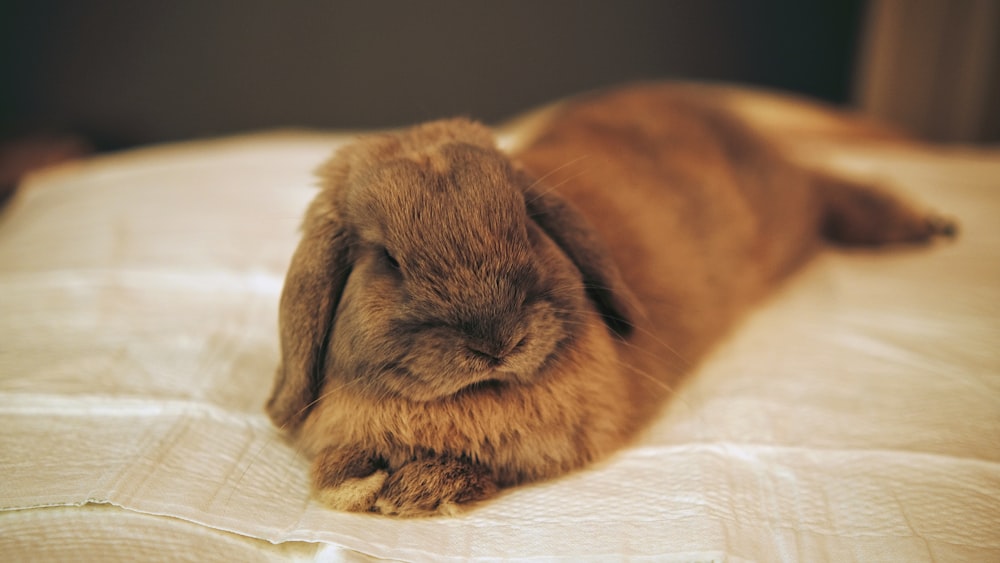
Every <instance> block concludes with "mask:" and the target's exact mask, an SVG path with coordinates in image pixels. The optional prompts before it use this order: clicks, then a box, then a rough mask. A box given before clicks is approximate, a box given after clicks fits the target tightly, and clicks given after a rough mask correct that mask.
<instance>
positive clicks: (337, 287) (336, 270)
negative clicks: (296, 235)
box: [267, 202, 351, 431]
mask: <svg viewBox="0 0 1000 563" xmlns="http://www.w3.org/2000/svg"><path fill="white" fill-rule="evenodd" d="M317 203H318V202H317ZM318 207H320V206H319V205H317V204H314V205H313V207H312V208H311V209H310V212H309V214H307V217H308V219H307V220H306V225H305V228H304V234H303V236H302V240H301V241H300V242H299V246H298V248H297V249H296V250H295V254H294V255H293V256H292V263H291V266H290V267H289V270H288V275H287V276H286V277H285V286H284V289H283V290H282V292H281V303H280V307H279V316H278V326H279V333H280V338H281V364H280V365H279V366H278V371H277V373H276V374H275V380H274V389H273V390H272V391H271V398H270V399H268V402H267V414H268V415H269V416H270V417H271V420H272V421H273V422H274V424H275V425H276V426H278V427H279V428H281V429H283V430H288V431H292V430H294V429H295V428H297V427H298V426H299V424H301V423H302V421H303V420H304V419H305V417H306V415H307V414H309V410H310V409H311V407H312V406H313V402H314V401H315V400H316V398H317V397H318V396H319V390H320V385H321V384H322V382H323V374H324V361H325V358H326V347H327V343H328V342H329V339H330V331H331V330H332V329H333V315H334V313H335V312H336V310H337V304H338V303H339V301H340V295H341V292H342V291H343V289H344V284H345V283H346V282H347V276H348V274H349V273H350V269H351V263H350V261H349V258H348V250H349V248H350V245H349V244H348V237H347V235H346V233H345V230H344V228H343V225H342V224H341V221H340V220H339V219H338V218H336V217H335V214H333V213H331V211H332V210H329V209H327V210H325V211H326V213H324V214H323V215H324V216H323V217H322V219H320V218H318V217H317V215H319V213H318V211H319V209H318ZM316 223H319V224H318V225H317V224H316Z"/></svg>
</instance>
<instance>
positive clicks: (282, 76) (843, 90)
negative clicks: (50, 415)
mask: <svg viewBox="0 0 1000 563" xmlns="http://www.w3.org/2000/svg"><path fill="white" fill-rule="evenodd" d="M998 27H1000V2H997V1H995V0H753V1H747V0H663V1H656V0H648V1H640V0H615V1H609V0H533V1H528V0H504V1H493V2H487V1H473V0H462V1H459V0H427V1H406V0H365V1H362V0H354V1H336V0H331V1H305V0H303V1H286V2H280V1H274V0H170V1H162V2H159V1H141V0H87V1H76V0H0V72H2V75H0V76H2V91H0V141H2V143H3V145H2V153H0V161H2V163H0V169H6V168H10V167H11V165H10V162H11V161H19V162H21V163H22V164H21V165H18V166H20V167H22V168H23V163H25V162H32V161H39V162H48V161H49V160H59V159H62V158H65V157H67V156H72V155H76V154H80V153H86V152H88V151H94V150H96V151H106V150H116V149H122V148H128V147H133V146H137V145H145V144H150V143H160V142H165V141H177V140H185V139H192V138H202V137H210V136H219V135H229V134H235V133H240V132H246V131H256V130H261V129H269V128H277V127H308V128H321V129H361V128H376V127H392V126H401V125H406V124H410V123H413V122H417V121H422V120H427V119H432V118H437V117H443V116H451V115H468V116H471V117H475V118H478V119H482V120H485V121H487V122H497V121H499V120H502V119H503V118H505V117H509V116H512V115H514V114H516V113H517V112H520V111H523V110H526V109H528V108H530V107H532V106H534V105H537V104H541V103H544V102H547V101H550V100H553V99H556V98H559V97H562V96H566V95H569V94H573V93H577V92H580V91H584V90H587V89H591V88H595V87H599V86H604V85H609V84H614V83H619V82H623V81H629V80H636V79H649V78H679V79H697V80H712V81H726V82H741V83H749V84H755V85H760V86H766V87H772V88H780V89H783V90H790V91H794V92H799V93H802V94H805V95H809V96H813V97H816V98H820V99H823V100H826V101H829V102H832V103H836V104H842V105H851V106H854V107H857V108H859V109H861V110H863V111H866V112H868V113H871V114H874V115H877V116H880V117H882V118H884V119H888V120H890V121H894V122H896V123H898V124H902V125H904V126H905V127H907V128H909V129H910V130H911V131H914V132H915V133H917V134H919V135H922V136H924V137H926V138H929V139H934V140H941V141H951V142H971V143H985V142H995V141H997V140H998V139H1000V111H998V109H1000V108H998V106H1000V104H998V103H997V100H1000V80H998V78H1000V56H998V50H1000V43H998V41H997V32H998ZM18 166H14V168H15V169H16V168H18ZM0 172H2V170H0ZM2 174H6V175H7V176H10V174H11V173H10V172H2Z"/></svg>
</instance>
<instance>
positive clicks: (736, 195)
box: [266, 83, 955, 517]
mask: <svg viewBox="0 0 1000 563" xmlns="http://www.w3.org/2000/svg"><path fill="white" fill-rule="evenodd" d="M734 96H736V97H734ZM734 99H740V98H739V97H738V96H737V95H736V94H734V93H733V91H732V90H731V89H726V88H722V87H708V86H704V87H692V86H684V85H674V84H669V83H667V84H664V83H652V84H638V85H630V86H625V87H622V88H619V89H613V90H609V91H604V92H599V93H596V94H590V95H583V96H581V97H578V98H573V99H570V100H569V101H566V102H562V103H560V104H558V105H557V106H556V107H555V108H554V109H552V110H551V111H547V112H546V114H545V117H544V119H543V121H542V122H541V123H539V124H536V125H535V126H533V127H532V133H531V135H530V136H529V137H530V138H528V139H526V140H524V142H522V144H521V146H519V147H516V148H514V149H512V150H509V151H507V152H504V151H501V150H500V149H499V148H498V145H497V142H496V139H495V134H494V132H493V130H491V129H490V128H488V127H487V126H485V125H483V124H480V123H478V122H475V121H472V120H469V119H465V118H455V119H447V120H441V121H435V122H430V123H426V124H422V125H417V126H414V127H411V128H409V129H405V130H401V131H395V132H389V133H382V134H372V135H369V136H365V137H362V138H360V139H358V140H357V141H356V142H353V143H351V144H349V145H347V146H344V147H343V148H341V149H340V150H338V151H337V152H336V153H335V154H334V155H333V156H332V158H331V159H330V160H329V161H328V162H326V163H325V164H323V165H322V166H321V168H320V169H319V171H318V176H319V178H320V180H321V189H320V191H319V193H318V194H317V195H316V197H315V199H314V200H313V201H312V202H311V204H310V205H309V207H308V210H307V212H306V214H305V220H304V223H303V226H302V238H301V241H300V242H299V245H298V247H297V249H296V250H295V252H294V255H293V256H292V259H291V265H290V267H289V270H288V273H287V278H286V281H285V285H284V288H283V291H282V295H281V300H280V310H279V333H280V343H281V363H280V366H279V367H278V369H277V373H276V376H275V383H274V388H273V391H272V394H271V396H270V399H269V400H268V403H267V405H266V410H267V413H268V415H269V416H270V418H271V420H272V421H273V422H274V424H275V425H276V426H278V427H279V428H280V429H281V430H283V431H284V432H286V433H288V434H289V435H290V436H291V437H292V438H293V439H294V440H295V441H296V442H297V443H298V444H299V445H300V447H301V448H302V450H303V451H304V452H305V453H306V455H308V456H309V457H310V458H311V459H312V479H313V484H314V490H315V496H316V498H317V499H318V500H319V501H321V502H322V503H324V504H325V505H327V506H329V507H331V508H334V509H338V510H345V511H361V512H378V513H382V514H386V515H395V516H401V517H412V516H426V515H433V514H446V515H448V514H458V513H460V512H462V511H463V510H465V509H466V508H467V507H470V506H474V505H476V504H477V502H478V501H482V500H485V499H488V498H490V497H493V496H495V495H497V494H498V492H499V491H501V490H503V489H504V488H507V487H511V486H514V485H518V484H522V483H527V482H531V481H537V480H542V479H550V478H553V477H556V476H559V475H562V474H565V473H567V472H570V471H573V470H576V469H579V468H581V467H584V466H586V465H588V464H591V463H593V462H596V461H598V460H601V459H604V458H606V457H607V456H609V454H611V453H612V452H615V451H616V450H619V449H621V448H622V447H624V446H625V445H627V444H628V443H629V442H630V440H632V439H633V438H634V437H635V436H636V435H637V433H639V432H640V431H641V430H642V428H644V426H646V425H647V424H648V423H649V422H650V420H651V419H652V418H653V417H654V416H655V415H656V413H657V412H658V410H659V408H660V407H661V406H662V405H663V403H664V402H665V401H666V400H667V398H668V397H669V395H670V392H671V391H670V390H671V389H672V385H673V383H674V382H675V381H676V380H677V379H678V378H679V377H681V376H682V375H684V374H685V373H688V372H690V371H691V370H692V369H693V367H694V366H695V365H696V363H697V361H698V360H699V358H701V357H703V356H704V354H705V353H706V352H707V351H708V350H709V349H710V348H711V346H712V345H713V344H714V343H716V342H718V341H719V340H720V339H721V338H722V337H723V336H724V335H725V334H726V332H727V331H728V330H729V329H730V328H731V327H732V326H734V324H735V323H736V321H737V320H738V318H739V317H740V315H741V314H743V313H744V312H745V311H746V310H747V309H748V308H749V307H750V306H751V305H752V304H753V303H754V302H756V301H759V300H760V299H761V298H763V297H764V296H765V295H767V294H768V293H769V292H770V291H772V290H773V289H774V288H775V287H776V286H777V285H778V284H780V283H781V282H782V281H783V280H784V279H786V278H788V276H789V275H790V274H791V273H792V272H794V271H795V270H797V269H798V268H800V267H801V266H802V265H803V264H804V263H806V262H807V261H808V259H809V258H810V257H811V256H813V255H814V254H815V253H816V252H817V251H818V250H819V249H820V248H822V247H823V246H824V244H827V243H833V244H840V245H849V246H882V245H889V244H897V243H925V242H927V241H930V240H932V239H934V238H936V237H939V236H948V235H952V234H954V231H955V226H954V223H952V222H950V221H948V220H945V219H941V218H939V217H938V216H936V215H933V214H930V213H927V212H924V211H922V210H920V209H918V208H917V207H915V206H913V205H911V204H909V203H906V202H904V201H903V200H901V199H899V198H897V197H896V196H894V195H891V194H890V193H889V192H887V191H884V190H883V189H882V188H880V187H879V186H877V185H873V184H870V183H866V182H861V181H856V180H848V179H843V178H838V177H835V176H833V175H830V174H828V173H825V172H822V171H820V170H814V169H810V168H809V167H807V166H804V165H802V164H799V163H796V162H795V161H794V159H791V158H789V157H788V155H786V154H785V151H783V150H780V149H779V145H778V143H777V142H773V140H769V139H771V138H769V137H768V135H767V134H765V133H764V132H763V131H762V130H761V128H760V127H759V126H757V125H753V124H752V123H751V120H749V119H747V118H746V116H745V115H743V116H741V111H740V110H739V108H738V107H737V106H738V104H736V103H734V102H733V100H734ZM775 103H779V105H780V100H779V101H778V102H775ZM812 111H814V113H816V114H817V115H819V114H822V115H824V116H827V117H829V116H833V117H830V119H831V120H832V122H833V123H848V121H847V120H848V118H846V117H843V118H841V117H839V115H838V114H836V113H833V110H826V109H824V108H820V107H818V106H817V108H816V109H814V110H812ZM743 113H744V114H745V113H746V112H743ZM843 128H845V130H850V127H849V126H847V125H845V126H844V127H843ZM857 130H858V131H859V132H860V133H859V134H862V135H869V134H871V135H874V136H878V135H880V134H882V133H881V132H879V131H878V130H877V128H871V129H865V128H864V127H862V126H858V127H857Z"/></svg>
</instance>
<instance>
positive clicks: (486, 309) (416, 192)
mask: <svg viewBox="0 0 1000 563" xmlns="http://www.w3.org/2000/svg"><path fill="white" fill-rule="evenodd" d="M319 175H320V177H321V179H322V189H321V191H320V193H319V194H318V195H317V197H316V198H315V200H314V201H313V202H312V204H311V205H310V207H309V209H308V211H307V214H306V218H305V222H304V225H303V235H302V239H301V241H300V244H299V246H298V248H297V250H296V251H295V254H294V256H293V258H292V262H291V266H290V268H289V271H288V275H287V278H286V281H285V287H284V290H283V292H282V296H281V302H280V314H279V321H280V327H279V331H280V337H281V355H282V358H281V365H280V366H279V368H278V371H277V375H276V381H275V386H274V390H273V392H272V396H271V398H270V400H269V402H268V405H267V409H268V413H269V415H270V416H271V418H272V420H273V421H274V422H275V423H276V424H278V425H279V426H282V427H284V428H286V429H295V428H296V427H297V426H298V425H299V424H300V423H301V422H302V420H303V419H304V418H305V417H306V416H307V414H308V412H309V410H310V407H311V405H312V404H313V403H314V402H315V401H316V400H317V397H318V395H319V393H320V390H321V386H322V385H323V384H324V382H329V383H327V384H336V385H353V386H357V387H358V388H359V389H363V390H365V391H366V392H370V393H372V394H374V395H376V396H377V395H379V394H393V395H397V396H401V397H405V398H407V399H410V400H414V401H433V400H436V399H439V398H442V397H447V396H450V395H453V394H455V393H461V392H475V390H476V389H477V388H480V387H483V386H494V385H501V386H502V385H524V384H530V383H531V382H532V381H534V380H535V379H536V378H539V377H544V374H545V369H546V366H547V365H548V364H549V363H550V362H552V361H553V359H554V358H557V357H558V355H559V354H560V352H561V351H562V350H564V349H565V348H566V347H567V346H573V345H574V342H575V341H576V339H577V337H578V335H579V334H580V333H581V331H582V324H583V323H585V322H586V320H585V318H586V316H587V315H585V313H586V312H587V311H588V310H589V308H594V309H596V310H597V311H598V312H599V313H600V314H601V315H602V317H603V318H604V320H605V322H606V324H607V327H608V330H609V337H613V336H617V337H622V338H624V337H627V335H628V333H629V330H630V327H631V315H632V310H633V305H632V297H631V295H630V293H629V291H628V289H627V288H626V287H625V286H624V284H623V282H622V280H621V279H620V275H619V273H618V271H617V269H616V268H615V266H614V263H613V262H612V260H611V259H610V257H609V256H608V254H607V252H606V250H605V248H604V246H603V244H602V242H601V239H600V237H599V236H598V235H597V234H596V233H595V232H594V230H593V229H592V228H591V227H590V226H589V225H588V223H587V222H586V221H585V220H584V218H583V217H582V216H581V215H580V214H579V213H577V212H576V211H575V210H574V209H573V207H572V206H571V205H569V204H568V203H567V202H566V201H565V200H563V199H562V198H560V197H559V196H558V195H557V194H556V193H555V192H553V191H551V190H550V189H548V188H546V187H545V186H543V185H541V184H539V183H537V182H535V181H534V180H533V179H532V178H529V177H528V176H527V175H526V174H524V173H523V172H521V171H519V170H518V169H517V167H516V166H515V165H514V164H513V163H512V162H511V160H510V159H509V158H508V157H507V156H506V155H504V154H503V153H501V152H500V151H499V150H498V149H497V148H496V146H495V144H494V141H493V138H492V135H491V133H490V131H489V130H488V129H487V128H486V127H484V126H482V125H479V124H476V123H474V122H471V121H467V120H447V121H440V122H433V123H430V124H425V125H421V126H417V127H414V128H412V129H409V130H406V131H403V132H401V133H392V134H385V135H377V136H372V137H369V138H366V139H362V140H359V141H358V142H356V143H353V144H351V145H348V146H346V147H344V148H343V149H341V150H340V151H338V152H337V153H336V154H335V155H334V157H333V158H332V159H331V160H330V161H329V162H328V163H327V164H325V165H324V166H323V167H322V168H321V170H320V172H319Z"/></svg>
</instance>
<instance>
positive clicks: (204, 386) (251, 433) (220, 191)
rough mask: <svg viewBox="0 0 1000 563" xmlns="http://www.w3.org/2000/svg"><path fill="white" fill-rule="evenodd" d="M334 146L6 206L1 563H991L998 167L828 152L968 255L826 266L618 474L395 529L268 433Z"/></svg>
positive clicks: (787, 295) (168, 163)
mask: <svg viewBox="0 0 1000 563" xmlns="http://www.w3.org/2000/svg"><path fill="white" fill-rule="evenodd" d="M349 138H350V135H347V134H335V133H329V134H328V133H319V132H310V131H275V132H267V133H261V134H253V135H244V136H239V137H233V138H224V139H218V140H209V141H196V142H186V143H180V144H175V145H167V146H161V147H153V148H146V149H141V150H135V151H130V152H124V153H120V154H113V155H110V156H103V157H98V158H93V159H89V160H84V161H80V162H77V163H73V164H69V165H64V166H61V167H58V168H55V169H51V170H49V171H46V172H44V173H41V174H38V175H36V176H34V177H32V178H31V179H30V180H29V181H28V182H27V183H26V184H25V185H23V186H22V187H21V189H20V191H19V193H18V194H17V195H16V196H15V197H14V198H13V200H12V201H11V202H10V203H9V204H8V205H7V206H6V208H5V209H4V210H3V213H2V216H0V420H2V423H0V476H2V477H0V553H3V554H5V555H4V559H5V560H8V561H22V560H43V561H44V560H66V559H73V560H79V561H87V560H101V561H109V560H145V561H157V560H171V561H185V560H190V561H233V560H238V561H285V560H301V561H375V560H402V561H502V560H503V561H506V560H533V561H543V560H545V561H611V560H629V561H676V562H680V561H702V562H704V561H712V562H717V563H719V562H723V561H726V562H743V561H914V562H915V561H998V560H1000V192H998V190H1000V185H998V184H1000V150H997V149H995V148H980V149H972V148H940V147H939V148H934V147H925V146H912V147H909V148H900V147H894V148H893V147H883V148H872V147H868V148H866V149H865V150H858V149H857V148H851V147H850V146H840V147H829V148H828V149H825V150H824V152H823V153H822V154H821V155H820V156H821V157H822V158H823V159H824V161H825V162H826V163H827V164H828V165H829V166H832V167H835V168H838V169H840V170H843V171H846V172H850V173H857V174H875V175H879V176H882V177H884V178H885V179H886V180H888V181H891V182H892V183H894V184H896V185H898V186H899V188H900V190H901V191H903V192H905V193H908V194H911V195H913V196H915V197H918V198H920V199H921V200H922V201H925V202H927V203H929V204H931V205H932V206H933V207H935V208H937V209H940V210H942V211H944V212H946V213H948V214H950V215H953V216H955V217H958V218H959V219H960V221H961V229H962V230H961V234H960V236H959V238H958V239H957V240H956V241H954V242H951V243H943V244H938V245H936V246H934V247H932V248H929V249H919V250H909V251H902V252H893V253H869V252H857V251H855V252H849V253H846V252H827V253H825V254H823V255H822V256H821V257H820V258H818V259H817V260H815V261H814V262H812V263H811V264H810V265H809V266H808V267H807V268H806V269H804V270H803V271H802V272H801V273H800V274H798V275H796V276H795V277H794V278H793V279H792V280H791V281H790V282H788V283H787V284H785V285H784V286H783V287H782V288H781V290H780V291H779V292H778V293H777V294H776V295H774V296H773V297H772V298H770V299H769V300H768V301H767V302H766V303H764V304H763V306H761V307H759V308H758V309H756V310H755V311H754V312H753V314H751V315H750V316H749V317H747V318H746V319H745V321H743V322H742V324H741V325H740V327H739V328H738V330H736V331H735V332H734V333H733V334H732V336H730V337H729V338H728V339H727V340H726V341H725V342H723V343H722V344H721V345H720V346H719V347H718V348H717V349H716V350H715V351H714V352H713V354H712V355H711V356H710V357H709V358H708V359H707V360H706V361H704V362H703V363H701V365H700V366H699V367H698V369H697V370H696V371H695V373H693V374H691V375H690V376H689V377H687V378H686V379H685V380H684V381H683V383H682V384H681V386H679V387H678V388H677V390H676V395H675V397H674V399H673V400H672V401H671V402H670V403H669V404H668V405H667V406H666V408H665V410H664V411H663V413H662V414H661V416H659V418H658V419H657V421H656V423H655V424H654V425H653V426H652V427H651V428H649V429H648V431H646V432H645V433H644V434H643V435H642V436H641V437H640V439H639V440H638V442H637V443H635V444H632V445H630V446H629V447H628V448H626V449H625V450H623V451H621V452H620V453H619V454H618V455H616V456H614V457H612V458H611V459H609V460H607V461H605V462H603V463H600V464H598V465H596V466H594V467H591V468H588V469H586V470H582V471H578V472H575V473H573V474H570V475H568V476H565V477H563V478H560V479H556V480H553V481H549V482H544V483H538V484H534V485H531V486H526V487H522V488H517V489H513V490H510V491H508V492H506V493H504V494H503V495H502V496H501V497H500V498H499V499H497V500H495V501H493V502H489V503H487V504H485V505H483V506H482V507H480V508H478V509H476V510H473V511H471V512H469V513H468V514H465V515H463V516H460V517H454V518H434V519H418V520H394V519H388V518H383V517H378V516H372V515H363V514H362V515H359V514H345V513H337V512H333V511H330V510H328V509H325V508H323V507H322V506H321V505H319V504H317V503H316V502H315V501H314V500H311V499H310V495H309V483H308V475H307V473H308V463H307V461H306V460H305V459H303V458H302V457H301V456H300V455H298V452H297V451H296V449H295V447H294V446H292V445H290V444H288V443H287V442H285V441H284V440H283V439H282V438H281V437H280V436H279V434H278V433H277V432H276V431H275V429H274V428H273V427H272V426H271V424H270V422H269V421H268V420H267V418H266V416H265V415H264V413H263V410H262V405H263V403H264V401H265V399H266V397H267V395H268V393H269V391H270V386H271V382H272V377H273V370H274V367H275V365H276V363H277V358H278V341H277V329H276V326H277V302H278V296H279V293H280V290H281V286H282V281H283V275H284V271H285V269H286V267H287V264H288V260H289V258H290V256H291V253H292V250H293V249H294V246H295V244H296V242H297V226H298V223H299V221H300V218H301V215H302V213H303V210H304V208H305V206H306V203H307V202H308V201H309V199H310V198H311V196H312V194H313V193H314V190H315V188H314V180H313V178H312V176H311V171H312V170H313V169H314V168H315V166H316V165H317V164H318V163H319V162H320V161H322V160H323V159H324V158H326V157H327V156H328V155H329V154H330V153H331V152H332V151H333V150H334V149H335V148H336V147H337V146H339V145H340V144H341V143H343V142H345V140H347V139H349Z"/></svg>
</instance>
